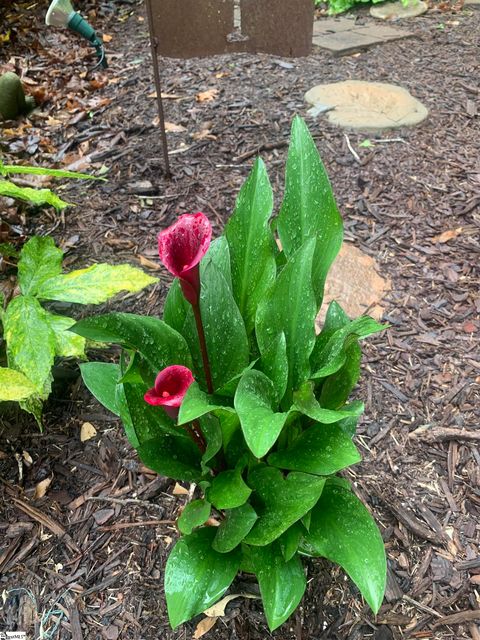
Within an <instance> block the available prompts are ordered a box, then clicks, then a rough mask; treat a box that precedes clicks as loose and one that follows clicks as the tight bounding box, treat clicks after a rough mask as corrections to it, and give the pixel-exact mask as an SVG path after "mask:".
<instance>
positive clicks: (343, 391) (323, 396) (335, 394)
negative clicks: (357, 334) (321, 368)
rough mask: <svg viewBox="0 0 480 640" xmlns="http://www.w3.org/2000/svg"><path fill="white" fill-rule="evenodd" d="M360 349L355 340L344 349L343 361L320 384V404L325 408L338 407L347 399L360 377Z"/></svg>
mask: <svg viewBox="0 0 480 640" xmlns="http://www.w3.org/2000/svg"><path fill="white" fill-rule="evenodd" d="M361 360H362V350H361V349H360V346H359V345H358V343H357V342H354V343H353V344H351V345H349V346H348V347H346V349H345V363H344V365H343V366H342V367H341V369H339V370H338V371H337V373H334V374H333V375H331V376H329V377H328V378H326V380H325V381H324V382H323V384H322V390H321V393H320V404H321V405H322V406H323V407H325V408H327V409H339V408H340V407H341V406H342V405H343V404H344V403H345V402H346V401H347V399H348V397H349V395H350V393H351V392H352V390H353V388H354V387H355V385H356V384H357V382H358V379H359V377H360V363H361Z"/></svg>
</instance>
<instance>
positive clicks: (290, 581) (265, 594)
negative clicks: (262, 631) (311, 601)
mask: <svg viewBox="0 0 480 640" xmlns="http://www.w3.org/2000/svg"><path fill="white" fill-rule="evenodd" d="M250 552H251V555H250V560H251V562H252V564H253V569H254V571H255V575H256V576H257V579H258V584H259V586H260V593H261V595H262V602H263V608H264V609H265V616H266V618H267V622H268V626H269V628H270V631H273V630H274V629H276V628H277V627H279V626H280V625H281V624H282V623H283V622H285V620H286V619H287V618H288V617H290V615H291V614H292V613H293V612H294V611H295V609H296V608H297V607H298V605H299V604H300V600H301V599H302V597H303V594H304V592H305V587H306V580H305V572H304V570H303V566H302V562H301V560H300V558H299V556H298V555H297V556H295V557H293V558H292V559H291V560H289V561H288V562H285V560H284V558H283V556H282V553H281V551H280V546H279V545H278V544H277V543H274V544H271V545H269V546H266V547H260V548H252V549H251V550H250Z"/></svg>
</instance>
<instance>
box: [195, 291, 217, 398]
mask: <svg viewBox="0 0 480 640" xmlns="http://www.w3.org/2000/svg"><path fill="white" fill-rule="evenodd" d="M192 309H193V315H194V317H195V324H196V325H197V333H198V341H199V343H200V352H201V354H202V362H203V370H204V372H205V380H206V382H207V389H208V393H210V394H212V393H213V383H212V374H211V371H210V362H209V360H208V351H207V343H206V341H205V332H204V330H203V322H202V314H201V313H200V303H197V304H192Z"/></svg>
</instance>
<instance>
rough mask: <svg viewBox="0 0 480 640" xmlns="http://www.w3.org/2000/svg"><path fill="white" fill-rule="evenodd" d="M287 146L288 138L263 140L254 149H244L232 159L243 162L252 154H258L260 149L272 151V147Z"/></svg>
mask: <svg viewBox="0 0 480 640" xmlns="http://www.w3.org/2000/svg"><path fill="white" fill-rule="evenodd" d="M286 146H288V140H277V142H264V143H263V144H260V145H258V146H257V147H255V148H254V149H250V150H249V151H245V153H242V154H241V155H239V156H237V157H236V158H234V159H233V161H234V162H236V163H239V162H245V160H248V159H249V158H253V156H256V155H258V154H259V153H261V152H262V151H273V149H283V147H286Z"/></svg>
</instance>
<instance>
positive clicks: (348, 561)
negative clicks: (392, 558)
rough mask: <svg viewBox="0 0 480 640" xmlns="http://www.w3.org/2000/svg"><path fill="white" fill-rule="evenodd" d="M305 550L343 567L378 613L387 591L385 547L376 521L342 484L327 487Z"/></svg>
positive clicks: (315, 514)
mask: <svg viewBox="0 0 480 640" xmlns="http://www.w3.org/2000/svg"><path fill="white" fill-rule="evenodd" d="M305 548H306V551H307V553H311V554H313V555H319V556H322V557H325V558H328V559H329V560H331V561H332V562H336V563H338V564H339V565H340V566H341V567H343V569H344V570H345V571H346V572H347V573H348V575H349V576H350V578H351V579H352V580H353V581H354V582H355V584H356V585H357V587H358V588H359V589H360V591H361V593H362V594H363V596H364V598H365V600H366V601H367V602H368V604H369V605H370V607H371V608H372V610H373V612H374V613H377V612H378V610H379V608H380V605H381V604H382V600H383V595H384V592H385V581H386V571H387V568H386V559H385V548H384V545H383V540H382V536H381V535H380V532H379V530H378V528H377V525H376V524H375V521H374V520H373V518H372V516H371V515H370V513H369V512H368V510H367V509H366V508H365V506H364V505H363V504H362V503H361V502H360V500H359V499H358V498H357V497H356V496H355V494H353V493H352V492H351V491H348V490H346V489H343V488H342V487H340V486H338V485H331V484H329V485H327V486H326V487H325V489H324V491H323V494H322V496H321V498H320V500H319V501H318V503H317V505H316V506H315V508H314V509H313V511H312V520H311V524H310V531H309V532H308V533H307V534H305Z"/></svg>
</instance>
